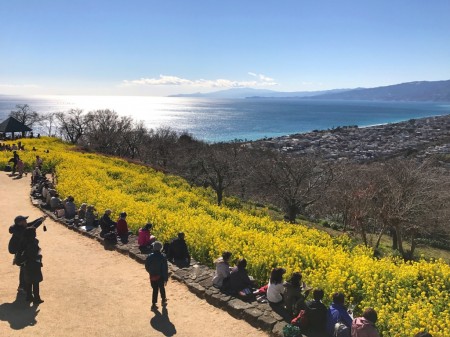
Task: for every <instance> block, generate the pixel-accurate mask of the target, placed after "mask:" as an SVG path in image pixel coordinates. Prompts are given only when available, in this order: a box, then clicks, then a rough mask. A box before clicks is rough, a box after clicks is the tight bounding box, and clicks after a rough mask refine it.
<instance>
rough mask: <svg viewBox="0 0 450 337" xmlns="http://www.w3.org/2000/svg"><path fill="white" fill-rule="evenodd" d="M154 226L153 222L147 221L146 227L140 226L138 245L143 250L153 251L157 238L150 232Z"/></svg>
mask: <svg viewBox="0 0 450 337" xmlns="http://www.w3.org/2000/svg"><path fill="white" fill-rule="evenodd" d="M152 227H153V225H152V224H151V223H147V224H146V225H145V226H144V227H142V228H139V232H138V245H139V249H140V250H141V252H149V251H151V250H152V244H153V242H154V241H156V238H155V237H154V236H153V235H151V233H150V229H152Z"/></svg>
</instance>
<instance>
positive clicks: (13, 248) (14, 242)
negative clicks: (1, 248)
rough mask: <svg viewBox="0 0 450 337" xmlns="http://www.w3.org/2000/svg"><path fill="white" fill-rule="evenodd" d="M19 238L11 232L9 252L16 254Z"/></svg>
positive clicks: (18, 248)
mask: <svg viewBox="0 0 450 337" xmlns="http://www.w3.org/2000/svg"><path fill="white" fill-rule="evenodd" d="M20 244H21V238H20V236H18V235H15V234H13V235H12V236H11V239H9V243H8V251H9V253H10V254H17V253H18V252H19V250H20Z"/></svg>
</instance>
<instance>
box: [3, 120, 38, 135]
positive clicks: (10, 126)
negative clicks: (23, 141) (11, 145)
mask: <svg viewBox="0 0 450 337" xmlns="http://www.w3.org/2000/svg"><path fill="white" fill-rule="evenodd" d="M27 131H32V130H31V129H30V128H29V127H28V126H26V125H25V124H22V123H21V122H19V121H18V120H17V119H15V118H14V117H8V118H7V119H5V120H4V121H3V122H1V123H0V132H2V133H7V132H27Z"/></svg>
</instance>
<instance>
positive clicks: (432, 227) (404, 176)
mask: <svg viewBox="0 0 450 337" xmlns="http://www.w3.org/2000/svg"><path fill="white" fill-rule="evenodd" d="M379 168H380V175H379V177H380V178H381V179H380V185H379V191H378V193H377V197H376V200H375V201H376V204H377V213H378V217H379V219H380V221H381V223H382V224H383V226H384V227H385V228H389V229H391V230H392V234H393V240H394V247H393V248H394V249H398V251H399V252H400V254H401V255H402V256H403V257H404V258H405V259H410V258H412V257H413V254H414V250H415V248H416V239H417V237H418V236H419V235H424V234H430V233H431V232H437V231H438V227H439V225H440V224H441V223H443V220H444V219H445V216H444V215H445V208H446V207H448V205H446V201H445V200H448V188H449V179H448V175H442V174H440V173H439V171H438V169H437V168H436V167H434V166H433V165H432V163H431V162H430V161H425V162H422V163H418V162H416V161H414V160H406V159H402V160H401V159H396V160H393V161H390V162H387V163H385V164H380V165H379ZM444 186H445V188H444V189H443V187H444ZM447 220H448V219H447ZM408 238H409V240H410V243H411V249H410V250H409V251H407V250H406V249H405V248H404V241H405V240H406V239H408Z"/></svg>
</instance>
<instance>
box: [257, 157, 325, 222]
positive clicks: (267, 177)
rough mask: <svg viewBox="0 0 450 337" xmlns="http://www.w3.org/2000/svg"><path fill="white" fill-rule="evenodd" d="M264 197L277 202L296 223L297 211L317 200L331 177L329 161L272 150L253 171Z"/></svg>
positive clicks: (303, 210) (303, 211)
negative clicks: (268, 156) (270, 154)
mask: <svg viewBox="0 0 450 337" xmlns="http://www.w3.org/2000/svg"><path fill="white" fill-rule="evenodd" d="M254 178H255V182H256V186H258V187H259V189H260V195H262V197H263V199H265V200H267V201H269V202H273V203H274V204H276V205H279V206H280V207H282V208H283V209H284V211H285V212H286V218H287V219H288V220H289V221H290V222H291V223H295V219H296V217H297V215H298V214H304V213H305V212H306V209H307V207H308V206H311V205H312V204H314V203H315V202H316V201H317V200H319V199H320V198H321V197H322V195H323V193H324V191H325V190H326V188H327V187H328V185H329V184H330V182H331V181H332V178H333V173H332V170H331V167H330V165H328V164H326V163H324V162H321V161H320V160H318V159H317V158H314V157H301V158H293V157H289V156H286V155H282V154H275V153H273V154H272V156H271V158H269V159H265V160H261V163H260V164H259V165H258V166H257V167H256V169H255V171H254Z"/></svg>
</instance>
